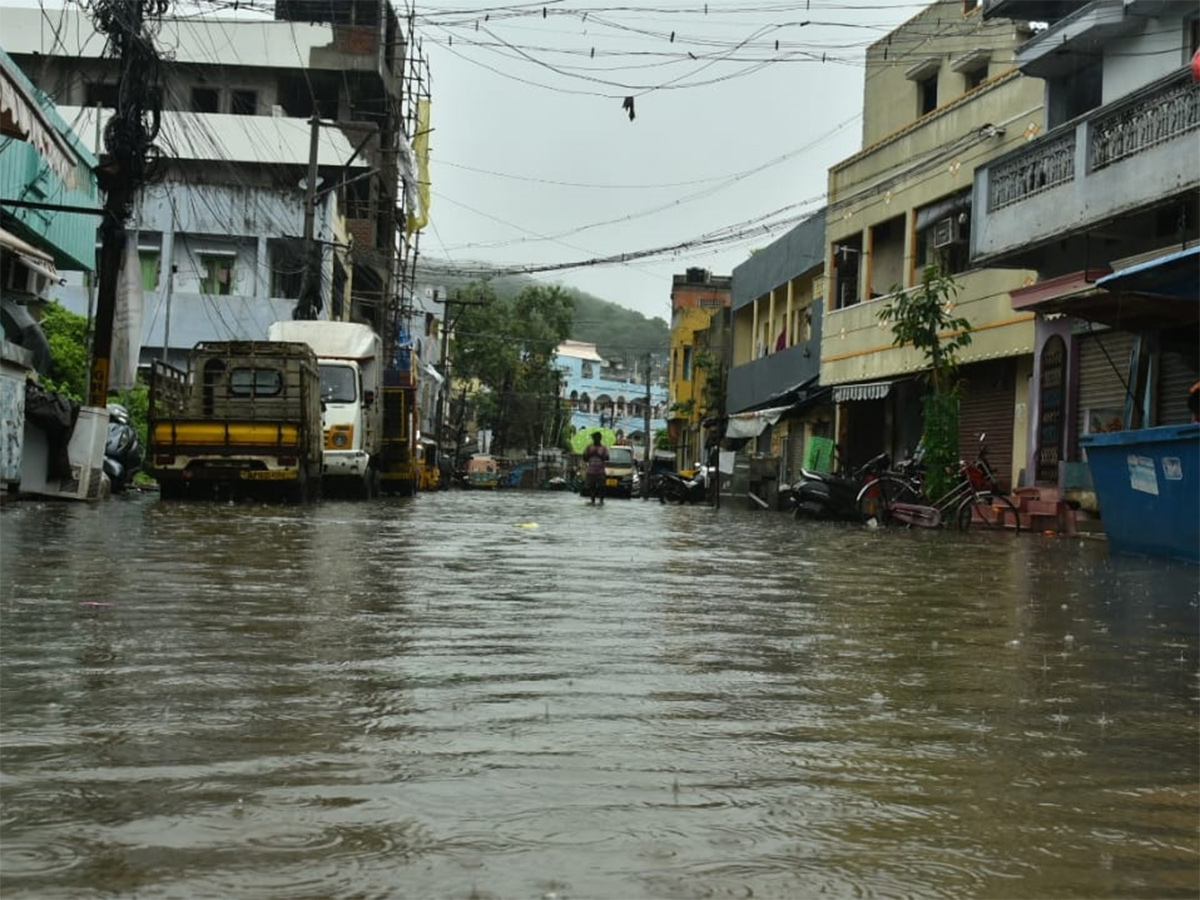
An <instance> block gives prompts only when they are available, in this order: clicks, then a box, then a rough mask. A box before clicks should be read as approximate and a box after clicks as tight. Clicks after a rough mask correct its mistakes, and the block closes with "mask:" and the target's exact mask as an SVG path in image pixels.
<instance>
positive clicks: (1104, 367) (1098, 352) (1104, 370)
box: [1068, 331, 1133, 459]
mask: <svg viewBox="0 0 1200 900" xmlns="http://www.w3.org/2000/svg"><path fill="white" fill-rule="evenodd" d="M1132 351H1133V335H1132V334H1130V333H1129V332H1127V331H1101V332H1096V333H1094V334H1088V335H1083V336H1082V337H1080V338H1079V376H1078V381H1077V383H1078V385H1079V409H1078V418H1077V420H1076V424H1077V426H1078V427H1077V429H1076V434H1092V433H1094V432H1096V431H1100V430H1105V431H1107V430H1111V429H1112V427H1113V426H1114V425H1115V426H1116V427H1117V428H1118V429H1119V428H1120V427H1121V421H1122V417H1123V415H1124V412H1125V379H1127V378H1128V377H1129V355H1130V353H1131V352H1132ZM1068 458H1070V459H1080V458H1081V457H1080V455H1079V447H1078V445H1076V446H1075V447H1074V448H1073V452H1072V453H1071V454H1070V456H1069V457H1068Z"/></svg>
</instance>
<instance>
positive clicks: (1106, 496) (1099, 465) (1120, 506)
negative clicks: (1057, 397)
mask: <svg viewBox="0 0 1200 900" xmlns="http://www.w3.org/2000/svg"><path fill="white" fill-rule="evenodd" d="M1079 443H1080V445H1081V446H1082V447H1083V448H1084V450H1085V451H1086V452H1087V460H1088V467H1089V468H1090V469H1091V471H1092V482H1093V484H1094V485H1095V487H1096V499H1097V500H1098V501H1099V503H1100V519H1101V521H1102V522H1103V523H1104V532H1105V534H1106V535H1107V536H1108V544H1109V547H1110V548H1111V549H1112V550H1114V551H1115V552H1117V553H1135V554H1140V555H1144V556H1161V557H1170V558H1173V559H1183V560H1187V561H1189V562H1194V563H1195V562H1200V424H1193V425H1164V426H1160V427H1159V428H1139V429H1137V430H1135V431H1116V432H1112V433H1109V434H1089V435H1084V436H1083V437H1081V438H1080V439H1079Z"/></svg>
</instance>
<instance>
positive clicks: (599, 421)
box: [554, 341, 667, 446]
mask: <svg viewBox="0 0 1200 900" xmlns="http://www.w3.org/2000/svg"><path fill="white" fill-rule="evenodd" d="M554 357H555V358H554V364H555V366H557V367H558V370H559V372H561V373H562V382H561V391H560V394H559V397H560V400H561V402H562V404H563V409H564V410H566V411H569V413H570V417H569V424H570V426H571V427H572V428H573V429H574V432H583V433H584V434H589V433H591V432H592V431H594V430H595V429H596V428H609V429H612V431H613V433H614V436H615V437H616V439H617V440H621V441H628V442H630V443H631V444H639V445H642V446H645V445H646V443H647V442H646V438H645V433H646V412H647V402H648V403H649V406H648V408H649V413H650V442H651V443H652V442H653V440H654V435H655V434H656V433H657V432H658V431H660V430H662V429H664V428H666V424H667V422H666V419H665V418H664V414H665V407H666V402H667V390H666V387H665V386H664V385H663V384H662V383H661V382H658V383H656V382H654V381H651V382H650V383H649V384H647V383H646V375H647V374H649V373H647V372H645V371H643V372H642V378H641V380H640V382H639V381H638V380H635V377H631V375H630V373H628V372H626V371H625V370H624V368H618V367H614V366H609V365H607V364H606V363H605V361H604V358H603V357H602V356H601V355H600V353H599V352H598V351H597V350H596V345H595V344H588V343H584V342H583V341H564V342H563V343H561V344H559V346H558V349H557V350H555V353H554ZM647 396H648V397H649V401H647Z"/></svg>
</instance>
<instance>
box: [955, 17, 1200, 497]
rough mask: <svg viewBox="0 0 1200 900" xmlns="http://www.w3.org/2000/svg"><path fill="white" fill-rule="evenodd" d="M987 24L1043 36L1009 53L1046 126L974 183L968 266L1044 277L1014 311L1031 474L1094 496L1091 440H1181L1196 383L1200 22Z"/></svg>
mask: <svg viewBox="0 0 1200 900" xmlns="http://www.w3.org/2000/svg"><path fill="white" fill-rule="evenodd" d="M984 18H985V20H986V21H989V22H995V23H996V24H997V25H998V26H1004V27H1007V25H1008V23H1007V22H1006V21H1005V20H1006V19H1018V20H1036V21H1040V22H1043V23H1046V26H1045V27H1044V28H1042V29H1041V30H1039V31H1037V33H1036V34H1035V35H1034V36H1032V37H1030V38H1029V40H1027V41H1026V42H1025V43H1023V44H1022V45H1021V46H1020V47H1019V48H1017V50H1016V66H1017V68H1018V69H1019V70H1020V71H1022V72H1023V73H1024V74H1025V75H1026V76H1027V77H1028V78H1029V80H1030V82H1031V83H1033V84H1038V85H1043V88H1042V89H1043V90H1044V107H1045V109H1046V120H1045V123H1044V124H1045V127H1044V128H1043V129H1034V128H1032V127H1030V128H1028V129H1026V134H1027V135H1028V138H1029V139H1028V140H1027V141H1024V142H1022V143H1021V144H1020V146H1017V147H1014V148H1012V149H1011V150H1010V152H1008V153H1006V154H1004V155H1003V156H1000V157H997V158H994V159H991V160H988V161H987V162H985V163H983V164H981V165H979V166H978V168H977V169H976V172H975V189H974V198H973V204H972V219H971V235H970V249H971V257H972V259H973V260H974V261H975V264H976V265H987V266H1005V267H1011V268H1015V269H1018V270H1020V271H1026V270H1034V271H1036V272H1037V273H1038V276H1039V277H1038V281H1037V283H1036V284H1031V285H1029V286H1027V287H1025V288H1024V289H1023V290H1015V291H1013V293H1012V301H1011V302H1012V308H1013V315H1014V316H1017V315H1028V314H1030V313H1037V328H1036V339H1035V348H1036V360H1035V363H1034V367H1033V370H1032V384H1033V386H1034V388H1033V390H1032V391H1031V395H1030V398H1029V405H1030V410H1031V414H1030V419H1029V424H1030V436H1029V442H1028V454H1027V458H1026V462H1025V465H1026V466H1027V469H1028V472H1029V473H1030V478H1029V480H1030V482H1031V483H1034V484H1037V485H1044V486H1048V487H1050V488H1052V489H1053V488H1055V487H1057V488H1059V489H1060V490H1068V491H1069V490H1076V489H1081V488H1086V486H1087V485H1086V467H1085V465H1084V464H1083V463H1082V462H1081V459H1082V456H1083V454H1082V453H1081V449H1080V440H1079V439H1080V437H1081V436H1082V435H1085V434H1088V433H1095V432H1104V431H1110V430H1117V429H1128V428H1139V427H1142V426H1152V425H1160V424H1176V423H1186V422H1187V421H1188V418H1189V417H1188V411H1187V409H1186V396H1187V392H1188V388H1189V387H1190V386H1191V385H1192V384H1194V383H1195V382H1196V381H1197V380H1198V379H1200V375H1198V374H1197V369H1198V365H1197V358H1198V356H1200V333H1198V330H1197V322H1198V320H1200V303H1198V297H1200V246H1198V241H1200V190H1198V188H1200V84H1198V83H1197V81H1196V79H1195V78H1194V76H1193V75H1192V73H1191V72H1189V71H1188V63H1189V61H1191V60H1192V58H1193V56H1194V54H1196V52H1197V49H1198V48H1200V9H1198V8H1197V6H1196V4H1195V3H1194V2H1171V0H1094V2H1086V0H1074V2H1072V0H1022V2H1014V0H989V2H986V3H985V4H984ZM1021 27H1022V26H1020V25H1018V28H1021ZM1082 493H1083V494H1084V495H1086V493H1088V492H1087V491H1086V490H1084V491H1082ZM1192 506H1193V507H1194V506H1195V499H1194V497H1193V499H1192Z"/></svg>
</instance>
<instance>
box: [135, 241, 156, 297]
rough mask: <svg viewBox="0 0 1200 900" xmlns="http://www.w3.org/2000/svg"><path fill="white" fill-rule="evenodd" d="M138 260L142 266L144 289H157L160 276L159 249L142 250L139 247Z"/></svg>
mask: <svg viewBox="0 0 1200 900" xmlns="http://www.w3.org/2000/svg"><path fill="white" fill-rule="evenodd" d="M138 262H139V263H141V266H142V290H144V291H154V290H157V289H158V278H159V265H158V251H157V250H142V249H141V248H140V247H139V248H138Z"/></svg>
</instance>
